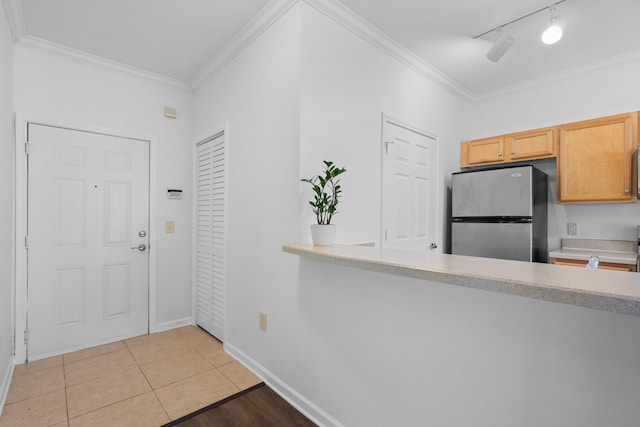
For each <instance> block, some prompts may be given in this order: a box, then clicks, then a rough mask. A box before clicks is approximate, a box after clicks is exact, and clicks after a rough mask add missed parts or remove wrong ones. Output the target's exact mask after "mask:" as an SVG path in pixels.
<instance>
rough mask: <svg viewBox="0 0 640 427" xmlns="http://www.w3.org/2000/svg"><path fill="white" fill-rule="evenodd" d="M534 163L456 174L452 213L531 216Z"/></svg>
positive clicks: (485, 215) (454, 175)
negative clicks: (532, 164) (531, 164)
mask: <svg viewBox="0 0 640 427" xmlns="http://www.w3.org/2000/svg"><path fill="white" fill-rule="evenodd" d="M532 172H533V171H532V167H531V166H522V167H515V168H504V169H491V170H483V171H474V172H462V173H456V174H453V177H452V186H453V189H452V206H451V214H452V216H453V217H493V216H497V217H518V216H522V217H530V216H532V214H533V206H532V205H533V195H532V193H531V192H532V188H533V185H532V179H533V177H532Z"/></svg>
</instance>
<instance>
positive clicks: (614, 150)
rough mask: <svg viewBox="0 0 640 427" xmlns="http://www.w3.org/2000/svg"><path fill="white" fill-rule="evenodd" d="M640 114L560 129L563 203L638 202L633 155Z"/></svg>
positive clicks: (561, 200) (560, 190) (559, 155)
mask: <svg viewBox="0 0 640 427" xmlns="http://www.w3.org/2000/svg"><path fill="white" fill-rule="evenodd" d="M636 132H637V113H629V114H620V115H617V116H610V117H603V118H600V119H594V120H587V121H584V122H578V123H571V124H567V125H563V126H561V127H560V142H559V144H560V149H559V153H558V163H557V168H558V174H557V179H558V201H559V202H624V201H635V197H634V196H633V194H632V193H633V192H632V191H631V153H632V151H633V148H634V147H635V146H636V145H637V135H636Z"/></svg>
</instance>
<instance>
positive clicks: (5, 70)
mask: <svg viewBox="0 0 640 427" xmlns="http://www.w3.org/2000/svg"><path fill="white" fill-rule="evenodd" d="M0 182H1V183H2V185H3V186H4V188H5V189H6V190H7V191H5V194H4V198H3V201H2V203H0V413H1V412H2V403H3V400H4V399H3V393H4V392H5V387H7V389H8V383H7V381H8V380H9V379H10V378H9V377H8V374H9V372H10V371H11V366H12V365H13V353H12V350H11V349H12V339H13V331H12V326H13V323H12V316H11V315H12V289H13V281H12V271H13V259H12V257H13V227H12V224H13V199H12V192H11V191H10V190H9V189H11V188H13V39H12V37H11V32H10V31H9V22H8V20H7V16H6V13H5V9H4V8H3V7H1V6H0Z"/></svg>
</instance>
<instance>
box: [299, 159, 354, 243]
mask: <svg viewBox="0 0 640 427" xmlns="http://www.w3.org/2000/svg"><path fill="white" fill-rule="evenodd" d="M323 163H324V166H325V167H324V171H322V173H321V174H320V175H316V176H314V177H312V178H309V179H305V178H303V179H301V181H302V182H308V183H309V184H311V188H312V189H313V193H314V195H313V200H310V201H309V204H310V205H311V207H312V208H313V213H314V214H316V222H317V224H311V237H312V238H313V244H314V245H319V246H327V245H332V244H333V242H334V239H335V235H336V226H335V224H331V219H332V218H333V215H335V214H336V213H337V208H338V202H339V197H340V193H341V192H342V189H341V188H340V179H338V176H340V175H342V174H343V173H344V172H346V169H345V168H338V167H336V166H335V165H334V164H333V162H329V161H326V160H324V161H323Z"/></svg>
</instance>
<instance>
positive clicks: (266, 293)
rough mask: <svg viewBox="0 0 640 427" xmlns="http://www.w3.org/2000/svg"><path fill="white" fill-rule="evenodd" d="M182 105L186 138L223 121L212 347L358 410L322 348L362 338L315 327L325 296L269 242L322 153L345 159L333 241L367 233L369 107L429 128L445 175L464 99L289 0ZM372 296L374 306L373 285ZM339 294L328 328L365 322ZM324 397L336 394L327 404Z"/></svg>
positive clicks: (373, 232) (371, 193)
mask: <svg viewBox="0 0 640 427" xmlns="http://www.w3.org/2000/svg"><path fill="white" fill-rule="evenodd" d="M195 111H196V140H200V139H203V138H205V137H207V136H208V135H211V134H213V133H215V132H216V131H218V130H219V129H221V128H222V127H224V126H225V125H226V124H228V129H229V139H228V142H229V166H228V173H229V186H228V219H229V225H228V241H229V243H228V245H229V246H228V268H227V285H228V302H227V309H228V315H227V323H228V324H227V336H226V343H225V346H226V347H225V348H227V349H228V350H230V351H231V352H232V353H233V354H235V355H239V356H241V357H244V358H245V361H249V362H250V363H252V364H254V367H257V369H260V370H262V373H263V374H265V375H267V376H268V377H269V378H271V379H273V378H275V379H277V381H280V385H283V384H284V385H286V386H283V388H282V390H287V387H291V388H290V389H288V391H291V390H295V392H297V393H299V395H301V396H306V397H308V398H310V399H311V400H312V402H313V403H315V404H318V405H319V407H320V410H322V409H326V410H327V411H328V412H329V413H330V414H333V412H334V411H335V412H336V413H338V414H340V415H341V416H344V417H345V419H349V418H351V417H355V416H357V414H358V413H360V412H362V411H363V408H361V407H358V406H357V405H351V404H347V402H348V401H349V399H350V398H351V395H350V394H346V393H345V392H343V391H342V389H341V387H340V381H338V382H327V381H326V378H328V377H331V376H332V375H333V373H332V372H331V369H332V367H336V366H338V368H339V369H340V370H344V369H348V365H345V364H344V363H343V361H342V360H340V359H336V357H335V355H338V354H340V353H339V352H340V351H341V350H340V349H338V347H341V346H343V345H344V344H347V345H348V346H349V347H350V350H349V351H350V352H351V353H352V354H363V353H364V352H366V351H367V350H368V347H366V346H365V347H362V346H361V340H358V341H356V342H355V345H354V346H351V344H349V343H344V342H333V341H331V340H330V339H329V338H328V336H330V335H331V334H332V333H333V332H332V331H331V330H327V329H323V328H320V329H318V328H317V327H316V324H321V323H323V318H325V317H331V316H333V315H334V307H333V306H332V305H331V304H327V303H326V302H323V303H322V306H317V307H312V305H313V303H312V302H311V301H309V300H308V299H305V300H303V299H302V298H303V295H304V294H305V293H306V294H308V289H305V283H302V282H301V279H300V275H301V271H300V268H299V260H298V257H295V256H292V255H287V254H284V253H282V250H281V247H282V244H283V243H287V242H292V241H299V240H300V239H301V238H302V239H308V237H309V236H308V224H309V223H310V222H311V221H312V219H311V213H310V211H309V208H308V206H307V205H306V200H307V199H308V196H309V192H308V188H307V187H306V186H305V185H303V184H302V183H300V182H299V179H300V178H301V177H307V176H310V175H312V174H315V173H317V171H318V169H319V167H320V166H321V161H322V160H324V159H330V160H334V161H335V162H336V163H337V164H339V165H341V166H342V165H344V166H346V167H347V169H348V172H347V174H346V176H345V179H344V180H343V184H344V188H345V190H344V199H343V200H344V203H343V205H342V209H341V212H340V214H339V215H338V217H336V223H337V224H339V226H340V227H339V228H340V230H341V231H340V232H339V233H340V234H339V236H338V239H339V240H340V241H347V242H357V241H375V240H377V239H378V234H379V210H380V209H379V203H380V157H379V156H380V154H379V153H380V149H379V147H380V142H381V135H380V132H381V115H382V113H386V114H389V115H391V116H393V117H395V118H398V119H401V120H404V121H407V122H410V123H412V124H414V125H416V126H418V127H421V128H424V129H425V130H429V131H432V132H434V133H436V134H437V135H438V136H439V140H440V145H441V147H440V148H441V149H440V154H441V159H440V160H441V162H442V168H441V174H442V177H443V181H444V179H445V176H447V175H448V174H449V173H450V172H451V170H453V168H454V167H455V165H457V158H456V157H455V156H456V155H457V154H455V153H457V150H456V145H455V144H457V143H458V142H459V141H460V139H461V138H462V136H463V134H464V132H463V129H464V126H465V123H464V121H461V120H460V118H461V117H464V115H465V113H466V112H467V111H468V105H466V104H465V103H464V102H463V101H461V100H459V99H458V98H456V97H455V96H454V95H452V94H450V93H448V92H446V91H444V90H443V89H441V88H440V87H438V86H437V85H435V84H433V83H431V82H429V81H428V80H426V79H425V78H424V77H421V76H420V75H418V74H417V73H415V72H414V71H410V70H408V69H407V68H406V67H405V66H404V65H401V64H400V63H399V62H397V61H395V60H393V59H391V58H390V57H389V56H388V55H387V54H385V53H383V52H381V51H380V50H378V49H377V48H375V47H373V46H372V45H371V44H369V43H367V42H365V41H363V40H362V39H360V38H359V37H357V36H356V35H355V34H353V33H352V32H350V31H348V30H346V29H345V28H344V27H342V26H340V25H338V24H337V23H336V22H334V21H333V20H331V19H330V18H328V17H327V16H325V15H324V14H322V13H320V12H319V11H317V10H316V9H315V8H313V7H312V6H310V5H309V4H307V3H305V2H298V3H297V4H296V5H295V6H293V7H292V8H291V9H290V10H289V11H288V12H287V13H286V14H285V15H284V16H283V17H282V18H281V19H279V20H278V21H277V22H276V23H275V24H274V25H273V26H271V27H270V28H269V29H268V30H267V31H266V32H264V33H263V34H262V35H261V36H260V37H259V38H258V39H256V40H255V41H254V42H253V43H252V44H251V45H250V46H249V47H248V48H247V49H246V50H245V51H243V52H242V53H241V54H240V55H238V56H237V57H236V58H235V59H234V61H233V62H232V63H231V64H229V65H228V66H227V67H226V68H225V69H224V70H223V71H222V72H220V73H219V74H217V75H216V76H215V77H214V78H213V79H212V80H211V81H210V82H208V83H207V84H206V85H205V86H204V87H202V88H200V89H199V90H198V91H197V93H196V102H195ZM452 158H454V160H451V159H452ZM442 188H444V184H443V187H442ZM443 193H444V191H443ZM441 197H444V196H443V195H441ZM321 275H322V273H321V272H318V273H316V277H320V276H321ZM319 292H320V293H322V290H320V291H319ZM320 298H321V299H325V300H326V296H322V295H320ZM374 300H375V302H374V304H380V305H384V301H383V300H380V299H378V297H377V296H376V297H374ZM345 301H349V303H350V304H351V305H350V309H351V310H353V311H351V312H349V313H347V314H344V313H342V314H340V315H341V316H343V315H345V316H346V317H348V318H349V319H350V321H348V322H344V323H342V324H341V325H340V328H343V329H344V331H343V332H342V333H339V334H338V335H339V336H342V337H344V334H347V335H351V334H354V335H359V334H368V333H369V331H368V328H367V327H366V326H362V325H361V324H360V323H358V321H359V319H358V314H357V311H358V309H357V306H358V303H357V302H356V301H354V300H353V299H352V298H351V297H347V299H346V300H345ZM259 312H264V313H266V314H267V325H268V327H267V331H266V332H262V331H260V329H259ZM352 320H353V321H355V322H356V323H355V324H356V326H355V327H352V323H351V321H352ZM329 324H331V325H333V326H335V322H330V323H329ZM381 339H382V337H381ZM327 340H328V344H329V346H325V343H326V342H327ZM334 350H335V353H332V352H333V351H334ZM327 353H329V354H328V355H327ZM399 360H400V359H398V361H399ZM325 368H326V369H325ZM377 374H378V373H377V372H375V371H371V375H377ZM383 375H384V374H383ZM325 377H326V378H325ZM367 386H368V383H367V382H366V381H365V382H362V383H361V384H360V387H362V388H366V387H367ZM386 399H387V396H386V395H379V396H378V397H377V400H375V401H373V402H369V403H370V405H369V406H368V407H367V408H366V409H373V408H375V407H383V405H384V402H385V401H386ZM335 400H340V401H341V402H342V403H340V406H339V407H336V406H334V405H333V403H334V401H335ZM325 405H326V406H325ZM342 406H347V409H346V411H347V414H345V413H344V412H343V408H342ZM320 412H321V411H320Z"/></svg>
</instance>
